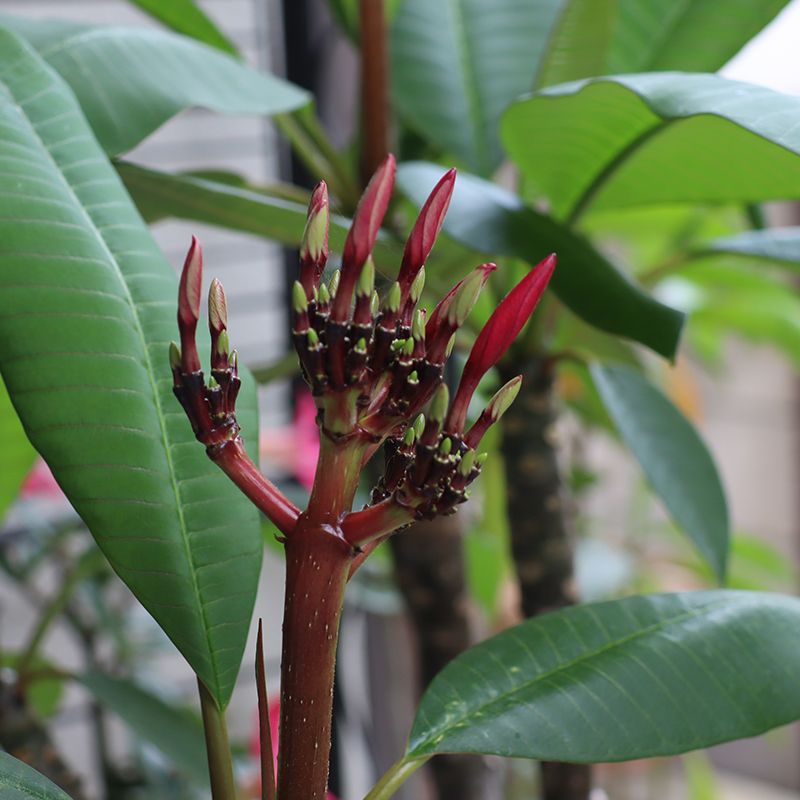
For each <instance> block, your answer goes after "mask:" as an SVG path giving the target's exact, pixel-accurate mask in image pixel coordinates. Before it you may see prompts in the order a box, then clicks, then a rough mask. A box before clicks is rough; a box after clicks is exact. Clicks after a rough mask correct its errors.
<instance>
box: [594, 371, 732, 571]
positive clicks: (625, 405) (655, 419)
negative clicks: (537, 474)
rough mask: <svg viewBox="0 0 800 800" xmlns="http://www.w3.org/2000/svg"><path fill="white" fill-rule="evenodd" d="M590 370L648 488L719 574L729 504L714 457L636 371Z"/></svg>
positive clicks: (726, 543) (724, 553)
mask: <svg viewBox="0 0 800 800" xmlns="http://www.w3.org/2000/svg"><path fill="white" fill-rule="evenodd" d="M591 372H592V377H593V378H594V382H595V385H596V386H597V390H598V391H599V392H600V396H601V397H602V398H603V402H604V403H605V405H606V408H607V409H608V413H609V414H610V415H611V418H612V419H613V420H614V422H615V424H616V426H617V428H618V430H619V432H620V435H621V436H622V438H623V439H624V441H625V443H626V444H627V445H628V447H629V448H630V449H631V450H632V451H633V454H634V455H635V456H636V458H637V459H638V461H639V463H640V464H641V465H642V469H643V470H644V472H645V475H647V478H648V480H649V481H650V483H651V484H652V486H653V489H654V490H655V491H656V493H657V494H658V496H659V497H660V498H661V499H662V500H663V501H664V505H665V506H666V507H667V510H668V511H669V513H670V514H671V515H672V517H673V519H674V520H675V522H676V523H677V524H678V525H679V526H680V527H681V528H682V529H683V530H684V531H685V532H686V533H687V534H688V536H689V538H690V539H691V540H692V541H693V542H694V544H695V546H696V547H697V549H698V550H699V551H700V553H701V554H702V555H703V557H704V558H705V559H706V560H707V561H708V562H709V564H710V565H711V566H712V567H713V569H714V572H715V573H716V574H717V577H718V578H719V579H720V580H723V579H724V576H725V567H726V564H727V559H728V547H729V527H730V523H729V519H728V506H727V503H726V501H725V492H724V490H723V488H722V483H721V481H720V478H719V474H718V473H717V469H716V466H715V465H714V461H713V459H712V458H711V455H710V453H709V452H708V450H707V449H706V446H705V445H704V444H703V441H702V439H701V438H700V436H699V435H698V434H697V431H696V430H695V429H694V427H693V426H692V425H691V424H690V423H689V421H688V420H687V419H686V418H685V417H684V416H683V414H681V413H680V411H678V409H677V408H675V406H674V405H673V404H672V403H671V402H670V401H669V400H668V399H667V398H666V397H665V396H664V395H663V394H662V393H661V392H660V391H659V390H658V389H656V387H655V386H653V385H652V384H651V383H650V382H649V381H648V380H647V379H646V378H645V377H644V375H642V374H641V373H639V372H637V371H635V370H633V369H631V368H630V367H625V366H622V365H611V364H597V363H595V364H593V365H592V367H591Z"/></svg>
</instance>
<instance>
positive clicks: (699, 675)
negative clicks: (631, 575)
mask: <svg viewBox="0 0 800 800" xmlns="http://www.w3.org/2000/svg"><path fill="white" fill-rule="evenodd" d="M798 623H800V600H797V599H796V598H790V597H783V596H780V595H771V594H760V593H754V592H752V593H751V592H731V591H715V592H689V593H684V594H673V595H669V594H667V595H650V596H644V597H630V598H626V599H624V600H614V601H610V602H606V603H596V604H588V605H584V606H578V607H574V608H569V609H565V610H562V611H557V612H554V613H552V614H546V615H543V616H541V617H539V618H536V619H533V620H528V621H527V622H524V623H522V624H521V625H517V626H515V627H514V628H511V629H509V630H507V631H504V632H503V633H501V634H499V635H497V636H495V637H493V638H492V639H489V640H487V641H486V642H482V643H481V644H479V645H477V646H475V647H473V648H471V649H470V650H468V651H467V652H465V653H463V654H462V655H460V656H459V657H458V658H456V659H454V660H453V661H452V662H451V663H450V664H448V666H447V667H445V669H444V670H442V672H441V673H440V674H439V675H438V676H437V677H436V678H435V679H434V681H433V682H432V683H431V685H430V687H429V688H428V690H427V691H426V693H425V696H424V697H423V699H422V703H421V705H420V708H419V711H418V713H417V717H416V719H415V721H414V725H413V728H412V732H411V737H410V741H409V746H408V750H407V756H406V757H407V759H408V760H413V759H417V758H424V757H427V756H430V755H432V754H434V753H442V752H471V753H492V754H497V755H502V756H508V757H522V758H537V759H542V760H548V761H549V760H552V761H573V762H610V761H626V760H630V759H636V758H649V757H654V756H662V755H674V754H676V753H681V752H686V751H688V750H694V749H698V748H701V747H708V746H711V745H713V744H718V743H721V742H724V741H729V740H731V739H736V738H743V737H746V736H755V735H757V734H759V733H763V732H764V731H766V730H768V729H770V728H773V727H777V726H779V725H783V724H786V723H789V722H792V721H794V720H795V719H797V718H798V717H800V691H798V688H797V664H798V659H800V641H799V640H798V638H797V636H796V635H795V634H794V631H796V630H797V626H798Z"/></svg>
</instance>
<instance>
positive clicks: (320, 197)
mask: <svg viewBox="0 0 800 800" xmlns="http://www.w3.org/2000/svg"><path fill="white" fill-rule="evenodd" d="M329 230H330V209H329V206H328V187H327V185H326V184H325V181H321V182H320V183H318V184H317V186H316V188H315V189H314V191H313V192H312V193H311V200H310V202H309V204H308V217H307V218H306V227H305V230H304V231H303V241H302V244H301V245H300V258H301V259H302V260H303V261H311V262H313V263H315V264H318V265H321V264H323V263H324V262H325V261H326V260H327V258H328V234H329ZM320 269H321V266H320Z"/></svg>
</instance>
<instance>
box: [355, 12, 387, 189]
mask: <svg viewBox="0 0 800 800" xmlns="http://www.w3.org/2000/svg"><path fill="white" fill-rule="evenodd" d="M359 19H360V26H361V42H360V43H361V126H362V154H361V179H362V183H363V184H364V185H366V184H367V181H368V180H369V178H370V176H371V175H372V174H373V173H374V172H375V170H376V169H377V168H378V167H379V166H380V164H381V162H382V161H383V160H384V158H386V155H387V153H388V152H389V93H388V86H389V61H388V57H387V48H386V18H385V14H384V7H383V0H360V4H359Z"/></svg>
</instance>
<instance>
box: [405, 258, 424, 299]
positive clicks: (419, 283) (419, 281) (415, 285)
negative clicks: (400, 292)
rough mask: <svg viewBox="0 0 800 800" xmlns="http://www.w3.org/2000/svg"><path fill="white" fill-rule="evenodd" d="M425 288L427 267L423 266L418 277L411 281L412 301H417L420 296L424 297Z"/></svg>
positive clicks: (410, 292)
mask: <svg viewBox="0 0 800 800" xmlns="http://www.w3.org/2000/svg"><path fill="white" fill-rule="evenodd" d="M424 288H425V267H424V266H423V267H422V269H420V271H419V272H418V273H417V277H416V278H414V280H413V281H412V283H411V289H410V290H409V293H408V295H409V297H410V298H411V302H412V303H416V302H417V301H418V300H419V298H420V297H422V290H423V289H424Z"/></svg>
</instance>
